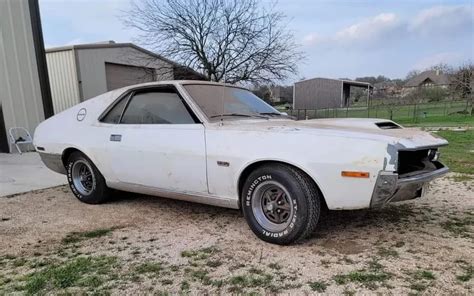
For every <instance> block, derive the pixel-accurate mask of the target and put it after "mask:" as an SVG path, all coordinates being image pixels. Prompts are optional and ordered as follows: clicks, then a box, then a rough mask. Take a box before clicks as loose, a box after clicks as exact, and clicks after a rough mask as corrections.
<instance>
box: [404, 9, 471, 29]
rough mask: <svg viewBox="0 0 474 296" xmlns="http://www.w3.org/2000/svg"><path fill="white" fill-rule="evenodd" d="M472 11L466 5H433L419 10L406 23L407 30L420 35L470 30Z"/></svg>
mask: <svg viewBox="0 0 474 296" xmlns="http://www.w3.org/2000/svg"><path fill="white" fill-rule="evenodd" d="M473 18H474V12H473V9H472V7H470V6H468V5H459V6H434V7H431V8H428V9H425V10H422V11H420V12H419V13H418V14H417V15H416V16H415V17H414V18H413V20H412V21H411V22H410V23H409V24H408V30H409V31H410V32H414V33H417V34H421V35H431V34H438V35H439V34H450V33H459V32H466V31H470V32H471V34H472V27H473Z"/></svg>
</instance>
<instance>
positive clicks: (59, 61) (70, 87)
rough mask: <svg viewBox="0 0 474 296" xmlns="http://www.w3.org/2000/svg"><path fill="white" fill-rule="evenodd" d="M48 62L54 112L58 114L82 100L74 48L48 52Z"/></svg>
mask: <svg viewBox="0 0 474 296" xmlns="http://www.w3.org/2000/svg"><path fill="white" fill-rule="evenodd" d="M46 62H47V64H48V75H49V83H50V85H51V96H52V99H53V106H54V113H55V114H57V113H59V112H61V111H63V110H66V109H68V108H70V107H72V106H74V105H76V104H78V103H79V102H80V100H79V82H78V79H77V71H76V63H75V57H74V50H72V49H71V50H63V51H55V52H47V53H46Z"/></svg>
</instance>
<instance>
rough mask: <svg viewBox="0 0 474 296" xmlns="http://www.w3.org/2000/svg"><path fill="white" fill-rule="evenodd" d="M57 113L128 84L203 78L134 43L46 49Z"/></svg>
mask: <svg viewBox="0 0 474 296" xmlns="http://www.w3.org/2000/svg"><path fill="white" fill-rule="evenodd" d="M46 60H47V64H48V73H49V77H50V83H51V93H52V99H53V105H54V112H55V113H58V112H61V111H63V110H65V109H67V108H69V107H71V106H74V105H76V104H78V103H80V102H82V101H84V100H87V99H90V98H92V97H95V96H97V95H100V94H102V93H105V92H107V91H111V90H114V89H117V88H121V87H124V86H128V85H133V84H138V83H143V82H150V81H159V80H173V79H198V80H201V79H203V78H204V77H203V76H202V75H201V74H199V73H197V72H196V71H194V70H192V69H190V68H187V67H184V66H182V65H179V64H177V63H175V62H173V61H170V60H168V59H166V58H164V57H162V56H160V55H158V54H155V53H153V52H151V51H148V50H146V49H144V48H141V47H139V46H137V45H135V44H132V43H115V42H113V41H108V42H102V43H91V44H79V45H71V46H64V47H57V48H49V49H47V50H46Z"/></svg>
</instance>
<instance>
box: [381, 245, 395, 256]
mask: <svg viewBox="0 0 474 296" xmlns="http://www.w3.org/2000/svg"><path fill="white" fill-rule="evenodd" d="M377 254H379V255H380V256H381V257H398V252H397V251H396V250H393V249H387V248H384V247H380V248H379V249H378V251H377Z"/></svg>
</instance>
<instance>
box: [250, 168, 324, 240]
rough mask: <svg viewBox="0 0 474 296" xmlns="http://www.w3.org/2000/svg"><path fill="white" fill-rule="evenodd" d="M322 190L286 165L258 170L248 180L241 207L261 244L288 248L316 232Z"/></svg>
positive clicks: (299, 172)
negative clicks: (265, 243)
mask: <svg viewBox="0 0 474 296" xmlns="http://www.w3.org/2000/svg"><path fill="white" fill-rule="evenodd" d="M321 198H322V197H321V196H320V193H319V190H318V188H317V187H316V185H315V184H314V182H313V181H312V180H311V179H310V178H309V177H308V176H307V175H306V174H304V173H303V172H301V171H300V170H298V169H295V168H293V167H291V166H288V165H284V164H268V165H263V166H261V167H258V168H257V169H256V170H254V171H253V172H252V173H251V174H250V175H249V177H248V178H247V180H246V182H245V184H244V186H243V190H242V196H241V207H242V210H243V213H244V216H245V219H246V220H247V223H248V224H249V226H250V228H251V229H252V231H253V232H254V233H255V234H256V235H257V236H258V237H259V238H260V239H262V240H264V241H267V242H270V243H274V244H279V245H287V244H291V243H293V242H295V241H298V240H301V239H304V238H306V237H308V236H309V235H310V234H311V233H313V232H314V230H315V228H316V225H317V223H318V220H319V214H320V199H321Z"/></svg>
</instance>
